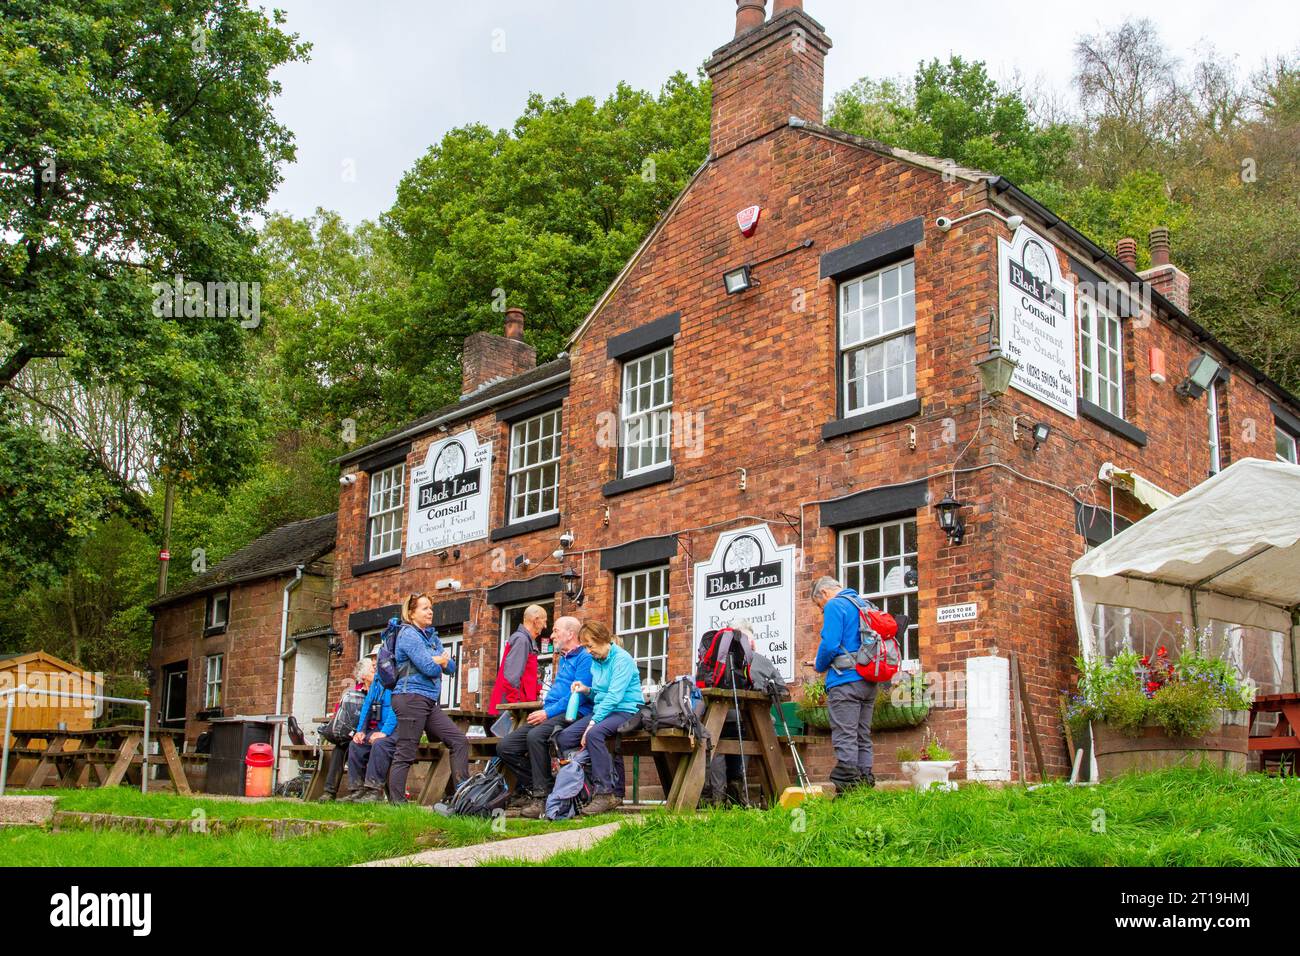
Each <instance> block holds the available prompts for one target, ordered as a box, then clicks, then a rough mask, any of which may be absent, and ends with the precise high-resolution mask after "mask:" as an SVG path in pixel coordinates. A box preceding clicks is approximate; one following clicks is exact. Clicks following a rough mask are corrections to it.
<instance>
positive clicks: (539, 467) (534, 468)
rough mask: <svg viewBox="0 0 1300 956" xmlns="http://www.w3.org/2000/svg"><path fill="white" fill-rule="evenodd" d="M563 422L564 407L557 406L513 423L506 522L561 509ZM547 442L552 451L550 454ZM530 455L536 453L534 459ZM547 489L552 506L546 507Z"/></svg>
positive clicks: (540, 516)
mask: <svg viewBox="0 0 1300 956" xmlns="http://www.w3.org/2000/svg"><path fill="white" fill-rule="evenodd" d="M563 426H564V422H563V419H562V415H561V410H560V409H558V408H552V409H551V410H550V411H545V412H542V413H541V414H540V415H534V416H532V417H531V418H525V419H524V420H523V421H520V422H515V423H514V424H513V425H511V426H510V458H509V461H508V470H507V472H506V476H507V477H506V487H507V489H508V494H509V497H510V508H509V514H508V515H507V517H506V523H507V524H513V523H515V522H519V521H527V520H530V519H532V518H542V517H545V516H546V515H553V514H557V513H558V512H559V510H560V436H561V429H562V428H563ZM530 429H535V434H530ZM548 445H549V446H550V451H551V453H550V454H547V450H548ZM530 455H535V458H534V459H533V460H531V461H530V460H529V458H530ZM548 469H549V470H550V477H549V478H548V477H547V471H548ZM548 492H549V493H550V496H551V507H549V508H546V507H543V506H544V504H545V499H546V495H547V493H548ZM534 504H535V506H534Z"/></svg>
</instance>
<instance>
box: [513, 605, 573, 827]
mask: <svg viewBox="0 0 1300 956" xmlns="http://www.w3.org/2000/svg"><path fill="white" fill-rule="evenodd" d="M581 626H582V622H581V621H579V620H578V619H577V618H576V617H562V618H560V619H559V620H558V621H556V622H555V627H554V629H553V630H552V632H551V639H552V640H553V641H554V642H555V652H556V654H557V655H558V663H557V664H556V671H555V679H554V680H553V681H552V682H551V689H550V690H549V691H547V693H546V697H545V698H544V699H543V700H542V708H541V710H535V711H533V712H532V713H531V714H529V715H528V720H527V722H526V723H524V724H521V725H520V726H519V727H518V728H516V729H515V730H513V731H511V732H510V733H509V734H507V735H506V736H505V737H502V738H501V742H500V743H499V744H497V756H498V757H500V758H501V762H502V763H504V764H505V765H506V766H507V767H509V768H510V769H511V770H513V771H514V772H515V779H516V781H518V788H517V789H516V791H515V795H514V797H512V798H511V805H512V806H516V807H521V808H522V809H521V811H520V812H521V814H522V815H523V816H525V817H531V818H532V819H538V818H540V817H541V815H542V814H543V813H544V812H545V811H546V795H547V794H548V793H550V792H551V787H553V786H554V785H555V778H554V776H553V774H552V773H551V754H550V746H549V745H550V739H551V734H552V733H553V732H554V731H555V728H556V727H563V726H564V725H565V724H567V723H568V720H567V719H566V718H565V711H566V710H567V709H568V706H569V694H570V693H571V690H570V688H572V687H573V682H574V681H578V682H580V683H582V684H587V685H590V684H591V654H590V652H588V650H587V649H586V648H585V647H583V646H582V644H580V643H579V642H578V628H580V627H581ZM591 708H592V703H591V699H590V698H589V697H586V696H583V697H582V698H581V699H580V701H579V704H578V716H579V717H586V716H587V715H589V714H590V713H591Z"/></svg>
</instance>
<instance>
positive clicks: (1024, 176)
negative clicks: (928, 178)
mask: <svg viewBox="0 0 1300 956" xmlns="http://www.w3.org/2000/svg"><path fill="white" fill-rule="evenodd" d="M828 123H829V125H831V126H834V127H835V128H837V129H843V130H846V131H847V132H850V133H857V134H858V135H860V136H867V137H870V138H872V139H878V140H880V141H881V142H884V143H886V144H888V145H890V146H898V147H901V148H903V149H910V150H913V151H915V152H918V153H924V154H925V155H927V156H934V157H937V158H941V159H951V160H953V161H954V162H956V163H957V164H958V165H962V166H970V167H973V168H975V169H983V170H988V171H989V172H994V173H999V174H1001V175H1003V176H1006V177H1007V178H1008V179H1010V180H1012V181H1013V182H1015V183H1016V184H1017V185H1020V186H1022V187H1027V188H1028V187H1030V185H1031V184H1033V183H1037V182H1039V181H1041V180H1044V179H1049V178H1051V177H1052V176H1055V175H1056V174H1057V173H1058V171H1059V170H1060V168H1061V165H1062V163H1063V162H1064V160H1065V157H1066V155H1067V153H1068V150H1069V146H1070V134H1069V131H1068V130H1067V129H1066V127H1065V126H1064V125H1063V124H1047V125H1043V126H1039V125H1037V124H1035V123H1034V122H1033V120H1032V118H1031V116H1030V109H1029V105H1028V103H1027V102H1026V101H1025V98H1024V96H1023V95H1022V93H1021V91H1020V90H1018V89H1002V88H1000V87H999V86H998V84H997V83H996V82H995V81H994V80H993V79H991V78H990V77H989V75H988V70H987V69H986V67H985V65H984V63H983V62H981V61H978V60H976V61H967V60H964V59H963V58H962V57H960V56H952V57H950V58H949V59H948V62H947V63H942V62H940V61H939V60H937V59H936V60H931V61H930V62H928V63H924V62H923V63H920V64H918V65H917V68H916V73H915V74H914V75H913V77H912V78H911V80H909V81H906V82H903V81H897V80H888V79H883V80H876V79H872V78H869V77H868V78H864V79H861V80H859V81H858V82H857V83H855V84H854V85H853V86H851V87H849V89H847V90H844V91H843V92H841V93H839V94H837V95H836V96H835V97H834V98H833V100H832V101H831V110H830V116H829V119H828Z"/></svg>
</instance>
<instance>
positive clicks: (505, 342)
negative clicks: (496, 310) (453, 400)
mask: <svg viewBox="0 0 1300 956" xmlns="http://www.w3.org/2000/svg"><path fill="white" fill-rule="evenodd" d="M505 333H506V334H505V335H493V334H492V333H491V332H474V333H473V334H471V335H469V336H467V337H466V339H465V347H464V349H463V350H462V351H461V355H460V394H461V397H462V398H464V397H465V396H466V395H469V394H470V393H471V392H477V391H478V390H479V389H480V388H482V387H483V386H485V385H490V384H491V383H493V382H499V381H501V379H503V378H514V377H515V376H516V375H521V374H523V373H524V372H527V371H528V370H529V369H533V368H536V367H537V350H536V349H535V348H533V347H532V346H531V345H529V344H528V343H527V342H525V341H524V310H523V309H515V308H511V309H506V323H505Z"/></svg>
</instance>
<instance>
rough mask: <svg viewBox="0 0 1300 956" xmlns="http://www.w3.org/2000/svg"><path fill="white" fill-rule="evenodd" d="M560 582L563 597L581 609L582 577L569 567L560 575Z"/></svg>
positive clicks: (571, 566)
mask: <svg viewBox="0 0 1300 956" xmlns="http://www.w3.org/2000/svg"><path fill="white" fill-rule="evenodd" d="M560 580H561V581H563V582H564V596H565V597H566V598H568V599H569V600H570V601H572V602H573V603H574V604H576V605H578V606H579V607H582V598H583V595H582V576H581V575H580V574H578V572H577V571H576V570H575V569H574V567H573V565H569V566H568V567H567V568H565V569H564V571H563V572H561V574H560Z"/></svg>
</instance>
